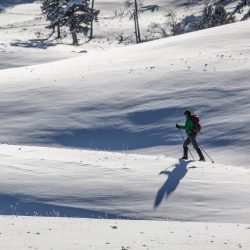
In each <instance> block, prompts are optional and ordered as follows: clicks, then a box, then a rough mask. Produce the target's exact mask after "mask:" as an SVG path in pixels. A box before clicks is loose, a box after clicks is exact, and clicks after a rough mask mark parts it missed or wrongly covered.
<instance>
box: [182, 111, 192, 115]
mask: <svg viewBox="0 0 250 250" xmlns="http://www.w3.org/2000/svg"><path fill="white" fill-rule="evenodd" d="M191 113H192V112H191V111H190V110H188V109H187V110H185V112H184V115H188V116H190V115H191Z"/></svg>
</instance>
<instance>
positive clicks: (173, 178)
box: [154, 160, 191, 208]
mask: <svg viewBox="0 0 250 250" xmlns="http://www.w3.org/2000/svg"><path fill="white" fill-rule="evenodd" d="M190 162H191V161H185V160H179V163H177V164H175V165H174V169H173V170H172V171H169V170H168V169H169V168H170V167H169V168H168V169H166V170H164V171H161V172H160V175H162V174H164V175H167V176H168V178H167V180H166V181H165V183H164V184H163V185H162V187H161V188H160V189H159V191H158V192H157V195H156V197H155V202H154V207H155V208H157V207H158V206H159V205H160V204H161V202H162V200H163V198H164V197H165V198H168V197H169V196H170V195H171V193H172V192H174V191H175V190H176V188H177V187H178V185H179V184H180V181H181V180H182V179H183V178H184V177H185V175H186V174H187V171H188V170H187V165H188V164H189V163H190ZM171 167H172V166H171Z"/></svg>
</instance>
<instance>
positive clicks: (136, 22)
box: [134, 0, 141, 43]
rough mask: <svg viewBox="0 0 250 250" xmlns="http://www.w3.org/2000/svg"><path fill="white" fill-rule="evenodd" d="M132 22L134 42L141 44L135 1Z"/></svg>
mask: <svg viewBox="0 0 250 250" xmlns="http://www.w3.org/2000/svg"><path fill="white" fill-rule="evenodd" d="M134 22H135V36H136V42H137V43H140V42H141V34H140V27H139V20H138V5H137V0H135V10H134Z"/></svg>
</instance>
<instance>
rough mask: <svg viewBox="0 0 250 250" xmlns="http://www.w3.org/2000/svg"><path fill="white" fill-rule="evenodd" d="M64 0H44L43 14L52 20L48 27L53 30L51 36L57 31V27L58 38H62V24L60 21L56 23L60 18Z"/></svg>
mask: <svg viewBox="0 0 250 250" xmlns="http://www.w3.org/2000/svg"><path fill="white" fill-rule="evenodd" d="M64 2H65V1H64V0H43V2H42V7H41V9H42V14H43V15H44V16H45V17H46V20H47V21H49V22H50V25H49V26H47V28H50V29H52V30H53V31H52V33H51V35H50V36H52V35H53V34H54V33H55V28H57V38H61V31H60V25H59V23H58V24H54V23H55V20H56V19H57V18H58V15H59V13H60V12H61V11H62V6H63V5H64ZM53 24H54V25H53Z"/></svg>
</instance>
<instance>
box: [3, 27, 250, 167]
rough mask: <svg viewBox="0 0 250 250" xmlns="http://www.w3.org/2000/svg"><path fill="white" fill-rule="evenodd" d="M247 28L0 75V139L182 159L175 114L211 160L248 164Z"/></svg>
mask: <svg viewBox="0 0 250 250" xmlns="http://www.w3.org/2000/svg"><path fill="white" fill-rule="evenodd" d="M249 35H250V34H249V22H241V23H236V24H232V25H227V26H222V27H218V28H214V29H210V30H205V31H200V32H196V33H189V34H186V35H182V36H177V37H171V38H168V39H162V40H158V41H154V42H149V43H144V44H140V45H134V46H128V47H125V48H120V49H114V50H109V51H105V52H96V53H94V52H93V53H89V54H87V55H86V54H85V55H83V56H81V57H77V58H72V59H68V60H63V61H59V62H56V63H48V64H44V65H37V66H31V67H24V68H18V69H7V70H1V71H0V81H1V93H0V100H1V102H0V111H1V119H2V122H1V124H0V138H1V141H2V142H4V143H8V144H40V145H41V144H43V145H61V146H66V147H80V148H92V149H96V148H97V149H105V150H118V151H121V150H133V151H136V152H140V153H153V154H159V153H163V154H167V155H168V156H171V157H179V156H180V155H181V154H182V152H181V151H182V149H181V144H182V139H181V137H180V135H179V132H178V130H176V128H175V123H176V122H183V119H184V117H183V115H182V113H183V110H184V109H186V108H191V109H192V110H193V111H195V112H197V113H198V114H199V115H200V117H201V120H202V125H203V134H202V135H201V136H199V141H200V142H201V144H202V145H203V146H204V147H205V149H207V150H208V152H209V153H210V154H211V155H212V156H213V157H214V158H215V160H216V161H217V162H221V163H229V164H235V165H239V166H243V165H244V166H248V162H249V154H248V152H249V145H250V137H249V135H250V133H249V132H250V131H249V126H248V124H249V121H250V114H249V106H250V103H249V95H250V87H249V67H250V62H249V56H250V51H249V49H248V44H249Z"/></svg>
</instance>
